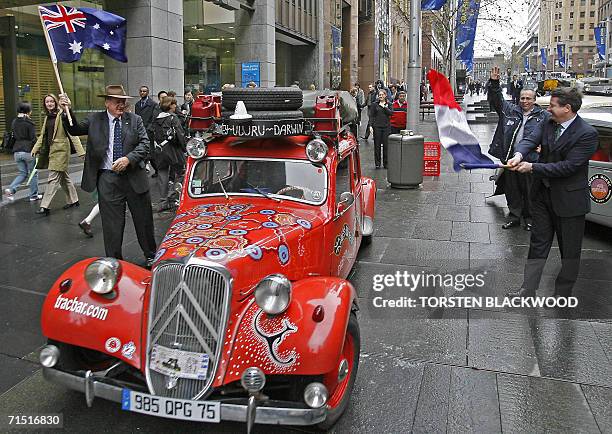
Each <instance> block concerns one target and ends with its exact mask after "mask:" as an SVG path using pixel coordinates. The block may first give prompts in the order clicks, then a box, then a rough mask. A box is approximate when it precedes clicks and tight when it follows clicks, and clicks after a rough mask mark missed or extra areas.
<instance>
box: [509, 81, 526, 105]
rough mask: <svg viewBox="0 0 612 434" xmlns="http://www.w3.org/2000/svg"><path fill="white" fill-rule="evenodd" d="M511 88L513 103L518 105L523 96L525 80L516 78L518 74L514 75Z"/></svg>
mask: <svg viewBox="0 0 612 434" xmlns="http://www.w3.org/2000/svg"><path fill="white" fill-rule="evenodd" d="M509 90H510V95H511V96H512V103H513V104H516V105H518V103H519V100H520V98H521V91H522V90H523V81H522V80H519V79H518V78H516V75H513V76H512V81H511V82H510V87H509Z"/></svg>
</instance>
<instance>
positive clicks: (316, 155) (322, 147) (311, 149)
mask: <svg viewBox="0 0 612 434" xmlns="http://www.w3.org/2000/svg"><path fill="white" fill-rule="evenodd" d="M327 150H328V148H327V145H326V144H325V142H324V141H323V140H321V139H313V140H311V141H310V142H308V144H307V145H306V156H307V157H308V159H309V160H310V161H312V162H313V163H320V162H321V161H323V159H325V156H326V155H327Z"/></svg>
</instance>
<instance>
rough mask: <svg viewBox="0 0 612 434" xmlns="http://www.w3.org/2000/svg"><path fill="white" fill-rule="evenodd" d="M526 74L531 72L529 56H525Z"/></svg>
mask: <svg viewBox="0 0 612 434" xmlns="http://www.w3.org/2000/svg"><path fill="white" fill-rule="evenodd" d="M525 72H529V56H525Z"/></svg>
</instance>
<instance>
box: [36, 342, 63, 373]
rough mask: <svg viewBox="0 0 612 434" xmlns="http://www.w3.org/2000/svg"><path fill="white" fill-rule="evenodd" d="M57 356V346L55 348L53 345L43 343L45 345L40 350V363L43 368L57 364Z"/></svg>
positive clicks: (58, 354)
mask: <svg viewBox="0 0 612 434" xmlns="http://www.w3.org/2000/svg"><path fill="white" fill-rule="evenodd" d="M59 356H60V350H59V348H57V347H56V346H55V345H45V347H44V348H43V349H42V350H40V364H41V365H43V366H44V367H45V368H52V367H54V366H55V365H57V361H58V360H59Z"/></svg>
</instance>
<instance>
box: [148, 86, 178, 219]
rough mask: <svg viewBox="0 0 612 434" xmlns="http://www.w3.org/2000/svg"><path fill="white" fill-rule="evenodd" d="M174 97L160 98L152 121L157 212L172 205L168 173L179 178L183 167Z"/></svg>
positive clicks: (170, 207) (172, 198)
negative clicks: (157, 184) (156, 112)
mask: <svg viewBox="0 0 612 434" xmlns="http://www.w3.org/2000/svg"><path fill="white" fill-rule="evenodd" d="M176 105H177V102H176V98H172V97H169V96H168V97H166V98H164V99H162V102H161V109H162V112H161V113H160V114H159V115H158V116H157V119H155V121H153V131H154V134H153V137H154V140H155V154H154V155H155V160H156V161H157V167H158V170H159V190H160V197H161V200H160V203H159V208H158V212H162V211H166V210H168V209H172V208H173V207H174V191H170V189H169V179H170V174H171V173H172V174H173V178H174V179H181V177H182V176H183V172H184V167H185V154H184V153H185V133H184V132H183V127H182V126H181V122H180V120H179V119H178V117H177V115H176Z"/></svg>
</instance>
